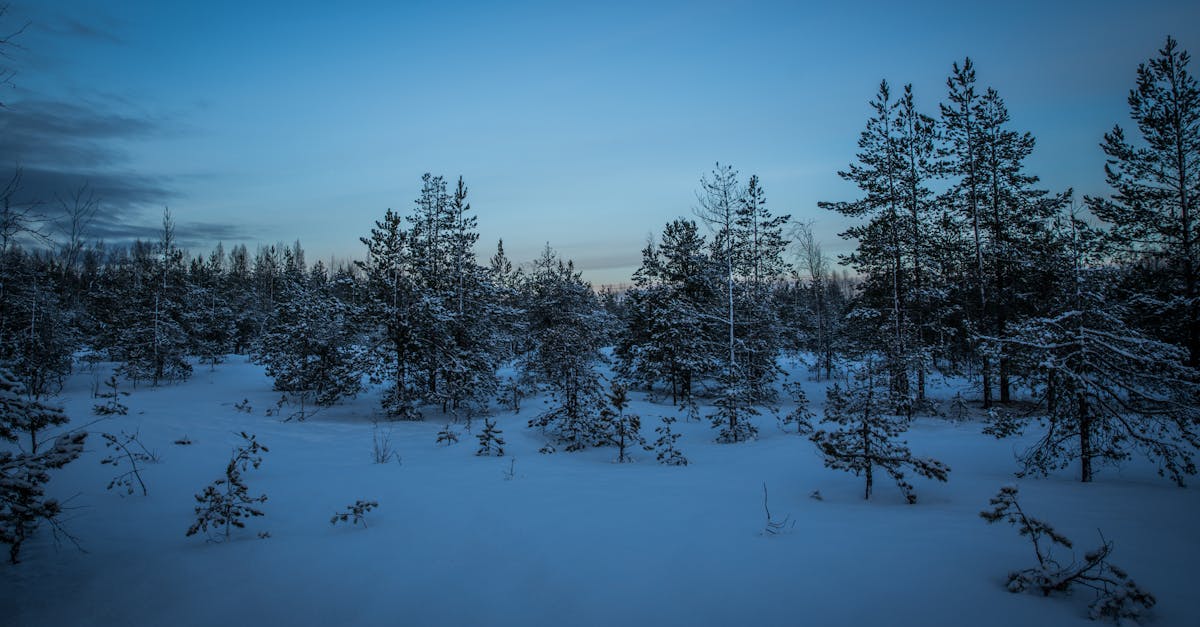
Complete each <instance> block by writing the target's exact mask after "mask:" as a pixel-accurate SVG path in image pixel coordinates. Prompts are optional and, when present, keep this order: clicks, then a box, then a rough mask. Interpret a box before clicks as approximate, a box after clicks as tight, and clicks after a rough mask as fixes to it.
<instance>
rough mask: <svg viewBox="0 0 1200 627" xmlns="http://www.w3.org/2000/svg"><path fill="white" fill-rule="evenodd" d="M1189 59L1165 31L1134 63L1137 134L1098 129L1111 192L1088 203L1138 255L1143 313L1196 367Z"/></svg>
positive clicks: (1195, 114) (1197, 225)
mask: <svg viewBox="0 0 1200 627" xmlns="http://www.w3.org/2000/svg"><path fill="white" fill-rule="evenodd" d="M1190 61H1191V57H1190V55H1189V54H1188V53H1187V51H1184V50H1180V49H1179V42H1178V41H1176V40H1175V39H1174V38H1171V37H1167V41H1166V43H1165V44H1164V45H1163V47H1162V49H1160V50H1159V51H1158V56H1156V57H1154V58H1152V59H1150V60H1149V61H1147V62H1146V63H1143V64H1141V65H1139V66H1138V69H1137V83H1136V85H1135V87H1134V88H1133V89H1132V90H1130V92H1129V113H1130V117H1132V118H1133V122H1134V123H1135V124H1136V125H1137V131H1138V134H1139V135H1140V136H1141V141H1140V142H1137V143H1133V142H1130V141H1129V140H1128V139H1126V136H1125V131H1124V130H1122V129H1121V127H1120V126H1114V127H1113V130H1112V131H1110V132H1108V133H1106V134H1105V135H1104V142H1103V143H1102V144H1101V148H1103V149H1104V154H1105V155H1107V156H1108V163H1107V164H1106V165H1105V166H1104V171H1105V176H1106V178H1107V180H1108V185H1109V187H1111V188H1112V191H1113V193H1112V195H1111V197H1109V198H1107V199H1106V198H1088V199H1087V203H1088V207H1089V208H1090V209H1091V211H1092V213H1093V214H1095V215H1096V216H1097V217H1098V218H1100V219H1101V220H1103V221H1105V222H1107V223H1109V224H1111V225H1112V230H1111V231H1110V233H1109V234H1110V236H1111V237H1112V239H1113V240H1114V242H1115V243H1116V244H1117V245H1118V246H1119V247H1120V248H1121V249H1122V251H1121V252H1123V253H1125V254H1127V255H1129V256H1132V257H1133V258H1134V259H1135V260H1136V261H1138V266H1139V270H1140V271H1141V272H1142V273H1143V274H1144V276H1145V278H1144V279H1143V280H1141V281H1139V282H1138V283H1139V288H1140V290H1139V291H1141V292H1142V293H1143V294H1144V298H1145V300H1146V301H1148V302H1147V306H1146V307H1145V310H1146V311H1145V316H1144V317H1145V318H1146V319H1150V320H1154V321H1155V322H1156V325H1155V326H1157V327H1159V328H1157V329H1152V330H1153V331H1154V332H1156V333H1161V335H1160V336H1159V339H1163V340H1167V341H1170V342H1172V343H1177V344H1180V345H1182V346H1185V347H1186V348H1187V351H1188V356H1187V363H1188V365H1190V366H1191V367H1193V368H1200V247H1198V246H1197V242H1198V241H1200V215H1197V214H1198V213H1200V83H1198V82H1197V81H1196V78H1195V77H1194V76H1192V75H1191V73H1189V72H1188V63H1189V62H1190ZM1160 321H1161V322H1160Z"/></svg>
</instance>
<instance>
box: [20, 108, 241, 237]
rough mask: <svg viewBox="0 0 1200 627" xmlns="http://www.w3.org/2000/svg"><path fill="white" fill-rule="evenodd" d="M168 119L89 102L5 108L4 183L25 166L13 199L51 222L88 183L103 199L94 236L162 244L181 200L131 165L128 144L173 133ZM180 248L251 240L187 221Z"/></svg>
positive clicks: (168, 183) (163, 180)
mask: <svg viewBox="0 0 1200 627" xmlns="http://www.w3.org/2000/svg"><path fill="white" fill-rule="evenodd" d="M165 122H166V121H164V120H156V119H153V118H150V117H147V116H141V115H134V114H130V113H122V112H117V111H113V110H110V109H108V108H106V107H104V106H100V105H95V104H90V103H83V102H81V103H75V102H62V101H55V100H47V99H26V100H22V101H19V102H14V103H11V105H10V106H8V107H7V108H6V109H0V158H2V159H5V160H8V161H9V162H8V163H0V178H2V179H3V180H5V181H7V180H8V177H9V176H11V171H12V170H13V169H15V168H20V169H21V181H20V187H19V189H18V191H17V193H16V194H15V195H14V200H15V201H16V202H18V203H22V204H37V205H38V209H39V212H40V213H41V214H43V215H45V216H46V217H47V218H48V219H50V220H51V221H54V220H56V219H58V218H60V217H62V209H61V206H60V203H59V199H60V198H68V197H70V196H71V195H72V194H74V193H75V192H76V191H78V190H79V189H81V188H82V187H83V186H85V185H86V186H87V188H88V190H89V192H90V194H91V195H93V196H94V197H95V198H96V199H97V200H98V202H99V204H98V210H97V212H96V215H95V218H94V219H93V221H92V223H91V224H90V226H89V229H88V236H89V237H90V238H92V239H102V240H104V241H106V242H108V243H112V244H122V243H127V242H130V241H132V240H134V239H157V238H158V237H159V235H160V234H161V228H162V227H161V224H160V215H161V211H162V208H163V207H164V206H168V205H170V204H171V203H172V201H174V200H177V199H178V198H179V196H180V194H179V192H178V190H177V189H175V187H174V185H173V183H174V181H173V180H172V179H171V178H170V177H164V176H157V175H148V174H144V173H141V172H137V171H133V170H131V169H129V168H128V167H126V163H127V162H128V157H127V155H126V154H125V152H124V150H123V147H124V146H125V145H127V144H129V143H132V142H136V141H139V140H144V139H147V138H152V137H156V136H161V135H163V134H165V133H167V132H168V131H167V129H166V125H165ZM176 231H177V235H178V238H179V242H180V244H181V245H185V246H192V245H198V246H207V245H208V243H209V242H212V241H215V240H230V241H238V240H244V239H247V236H246V235H245V233H244V229H237V228H234V227H233V226H231V225H226V224H214V223H206V222H188V223H182V224H179V225H177V227H176Z"/></svg>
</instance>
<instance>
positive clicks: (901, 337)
mask: <svg viewBox="0 0 1200 627" xmlns="http://www.w3.org/2000/svg"><path fill="white" fill-rule="evenodd" d="M870 106H871V110H872V112H873V113H872V117H871V118H869V119H868V120H867V125H866V128H865V129H864V130H863V131H862V133H861V134H860V136H859V140H858V147H859V152H858V154H857V155H856V158H857V163H852V164H851V165H850V167H849V168H848V169H847V170H843V171H840V172H838V176H840V177H842V178H843V179H845V180H847V181H851V182H853V183H855V184H856V185H858V187H859V189H860V190H862V192H863V196H862V197H861V198H859V199H858V200H854V201H850V202H844V201H843V202H822V203H818V205H819V206H820V207H822V208H825V209H830V210H833V211H837V212H838V213H841V214H843V215H845V216H848V217H857V218H865V219H866V222H865V223H862V224H858V225H855V226H852V227H851V228H849V229H847V230H846V231H845V232H844V233H842V237H843V238H852V239H856V240H858V243H859V244H858V248H857V250H855V252H854V253H853V254H851V255H849V256H847V257H844V258H843V259H842V263H844V264H847V265H850V266H852V267H854V268H855V269H856V270H857V271H858V272H859V274H860V275H862V276H864V280H863V287H862V290H861V293H860V298H859V308H860V309H862V310H863V312H864V313H863V314H862V315H865V314H866V313H867V312H870V314H869V315H870V317H871V323H870V324H871V326H873V327H875V328H876V330H875V331H874V332H871V333H868V334H865V335H864V336H863V338H864V339H865V341H866V343H865V345H864V346H862V347H861V350H863V351H866V352H878V353H881V354H882V355H883V356H884V359H885V362H886V365H887V368H888V377H889V385H890V387H891V396H892V397H893V398H895V399H897V400H898V401H901V402H904V401H903V399H907V398H908V397H909V394H910V385H909V372H910V370H911V369H912V367H913V364H914V357H915V354H914V352H913V348H912V344H913V342H912V336H913V323H912V320H910V317H909V300H910V295H911V291H912V287H911V285H910V283H911V281H910V274H911V273H910V271H909V268H908V267H909V265H910V264H909V260H908V257H907V255H908V253H909V251H910V250H911V246H909V245H908V244H907V243H906V236H907V235H909V234H910V229H909V228H908V227H907V226H906V222H905V217H906V216H905V206H904V202H905V200H906V194H905V192H906V190H905V189H904V182H905V181H904V178H903V177H904V175H905V174H906V173H911V168H910V167H909V164H906V162H905V159H904V157H905V155H904V154H903V152H902V148H903V145H902V143H901V142H900V140H899V129H898V128H897V126H898V122H897V111H898V108H899V106H900V105H899V103H897V102H896V101H894V100H893V99H892V95H891V88H890V86H889V85H888V83H887V81H882V82H880V84H879V90H878V92H877V93H876V96H875V98H874V99H873V100H872V101H871V103H870ZM907 191H908V192H909V194H908V196H909V198H910V199H911V189H909V190H907ZM860 317H861V316H860Z"/></svg>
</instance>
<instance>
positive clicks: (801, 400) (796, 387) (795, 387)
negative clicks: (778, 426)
mask: <svg viewBox="0 0 1200 627" xmlns="http://www.w3.org/2000/svg"><path fill="white" fill-rule="evenodd" d="M783 387H784V389H785V390H787V392H788V395H789V396H791V397H792V402H793V403H794V405H793V406H792V411H790V412H788V414H787V415H786V416H784V417H783V418H782V419H781V420H780V423H782V424H783V426H784V427H786V426H788V425H795V426H796V427H795V428H796V433H799V434H801V435H804V434H808V433H812V431H813V424H812V421H813V418H816V414H814V413H813V412H812V410H811V409H809V408H808V394H806V393H805V392H804V386H803V385H801V384H800V383H799V382H797V381H793V382H791V383H786V384H784V386H783Z"/></svg>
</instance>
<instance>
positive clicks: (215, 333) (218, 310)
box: [186, 244, 235, 369]
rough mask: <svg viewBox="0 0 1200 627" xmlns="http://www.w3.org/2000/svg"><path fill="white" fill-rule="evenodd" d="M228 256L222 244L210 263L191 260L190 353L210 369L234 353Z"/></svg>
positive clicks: (189, 296)
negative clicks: (224, 283) (228, 299)
mask: <svg viewBox="0 0 1200 627" xmlns="http://www.w3.org/2000/svg"><path fill="white" fill-rule="evenodd" d="M224 263H225V252H224V250H223V248H222V247H221V245H220V244H218V245H217V248H216V249H215V250H213V251H212V253H211V254H210V255H209V256H208V259H207V261H205V260H203V259H201V258H199V257H198V258H196V259H194V260H192V264H191V266H190V267H189V272H188V275H189V276H188V293H187V302H188V310H187V314H186V326H187V328H188V330H189V336H190V339H191V344H192V346H191V349H190V350H191V352H192V354H194V355H195V356H196V357H199V358H200V361H201V362H202V363H206V364H208V365H209V369H212V368H215V367H216V365H217V364H219V363H221V362H222V361H223V360H224V359H225V355H226V354H228V353H229V352H231V351H232V350H233V349H234V335H235V317H234V311H233V308H231V307H230V306H229V304H228V302H226V300H225V298H224V294H223V293H222V292H223V290H222V286H221V282H222V280H223V277H224Z"/></svg>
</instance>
